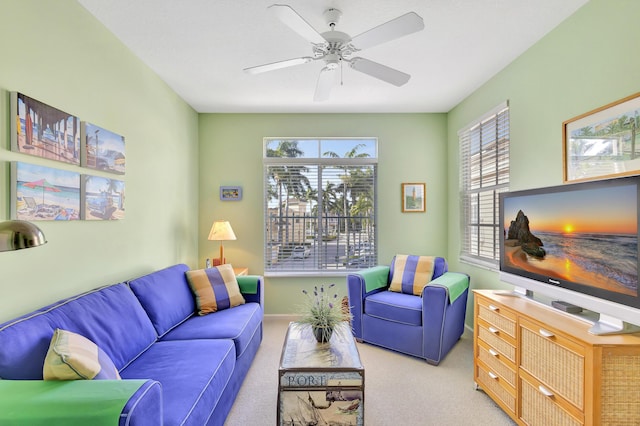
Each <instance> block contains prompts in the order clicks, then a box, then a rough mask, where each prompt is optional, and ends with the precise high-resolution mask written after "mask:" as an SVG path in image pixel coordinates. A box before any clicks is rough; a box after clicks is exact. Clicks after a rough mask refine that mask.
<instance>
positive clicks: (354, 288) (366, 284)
mask: <svg viewBox="0 0 640 426" xmlns="http://www.w3.org/2000/svg"><path fill="white" fill-rule="evenodd" d="M390 270H391V268H390V267H389V266H374V267H373V268H367V269H363V270H361V271H358V272H354V273H351V274H348V275H347V294H348V295H349V309H350V310H351V318H352V319H351V325H352V328H353V335H354V336H355V337H356V338H357V339H362V315H363V313H364V299H365V298H366V297H367V296H368V295H370V294H372V293H377V292H379V291H382V290H385V289H386V288H387V287H388V286H389V271H390Z"/></svg>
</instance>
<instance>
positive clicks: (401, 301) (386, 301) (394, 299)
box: [364, 291, 422, 326]
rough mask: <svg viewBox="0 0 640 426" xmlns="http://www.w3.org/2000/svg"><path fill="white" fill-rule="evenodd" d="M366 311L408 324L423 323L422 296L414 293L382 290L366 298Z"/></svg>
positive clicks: (378, 316) (382, 317)
mask: <svg viewBox="0 0 640 426" xmlns="http://www.w3.org/2000/svg"><path fill="white" fill-rule="evenodd" d="M364 313H365V315H370V316H372V317H376V318H381V319H384V320H387V321H392V322H397V323H401V324H408V325H417V326H421V325H422V298H421V297H416V296H414V295H412V294H404V293H396V292H393V291H381V292H378V293H375V294H372V295H370V296H368V297H367V298H366V299H365V300H364Z"/></svg>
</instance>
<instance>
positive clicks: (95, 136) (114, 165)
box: [80, 121, 126, 175]
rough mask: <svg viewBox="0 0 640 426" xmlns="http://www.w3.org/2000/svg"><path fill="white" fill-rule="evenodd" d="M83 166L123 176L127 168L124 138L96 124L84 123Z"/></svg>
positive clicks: (81, 131) (82, 126) (82, 137)
mask: <svg viewBox="0 0 640 426" xmlns="http://www.w3.org/2000/svg"><path fill="white" fill-rule="evenodd" d="M80 135H81V139H82V165H83V166H85V167H87V168H90V169H95V170H102V171H105V172H110V173H117V174H120V175H123V174H124V172H125V166H126V161H125V160H126V157H125V155H124V136H121V135H118V134H116V133H113V132H111V131H109V130H107V129H103V128H102V127H98V126H96V125H95V124H91V123H88V122H86V121H83V122H82V125H81V128H80Z"/></svg>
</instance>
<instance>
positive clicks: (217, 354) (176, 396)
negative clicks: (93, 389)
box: [120, 339, 236, 425]
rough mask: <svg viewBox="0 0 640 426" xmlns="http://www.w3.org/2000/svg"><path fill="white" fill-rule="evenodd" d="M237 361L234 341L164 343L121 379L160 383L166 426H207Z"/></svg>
mask: <svg viewBox="0 0 640 426" xmlns="http://www.w3.org/2000/svg"><path fill="white" fill-rule="evenodd" d="M235 358H236V354H235V349H234V345H233V342H232V341H231V340H204V339H200V340H189V341H184V340H181V341H161V342H157V343H156V344H154V345H153V346H152V347H151V348H149V350H147V351H146V352H145V353H144V354H142V355H141V356H140V357H139V358H138V359H136V360H135V361H134V362H132V363H131V364H130V365H129V366H128V367H127V368H125V369H124V370H122V371H121V372H120V375H121V376H122V378H123V379H152V380H157V381H158V382H160V385H161V386H162V405H163V408H162V411H163V413H164V424H165V425H182V424H184V422H185V420H188V422H187V424H190V425H204V424H207V422H208V421H209V417H210V416H211V413H212V412H213V410H214V409H215V408H216V404H217V403H218V401H219V400H220V397H221V395H222V393H223V392H224V390H225V388H226V386H227V384H228V382H229V381H230V380H231V376H232V375H233V370H234V366H235Z"/></svg>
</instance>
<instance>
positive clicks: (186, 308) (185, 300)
mask: <svg viewBox="0 0 640 426" xmlns="http://www.w3.org/2000/svg"><path fill="white" fill-rule="evenodd" d="M188 270H189V267H188V266H187V265H184V264H180V265H174V266H170V267H168V268H165V269H162V270H160V271H155V272H152V273H151V274H148V275H145V276H142V277H140V278H136V279H135V280H131V281H129V287H131V290H132V291H133V293H134V294H135V295H136V297H137V298H138V299H139V300H140V303H141V304H142V307H143V308H144V310H145V311H146V312H147V314H148V315H149V318H150V319H151V322H152V323H153V327H154V328H155V329H156V332H157V333H158V336H160V337H162V336H163V335H164V334H165V333H167V332H168V331H170V330H171V329H172V328H174V327H175V326H177V325H179V324H180V323H182V322H183V321H185V320H186V319H187V318H189V317H190V316H192V315H193V314H194V312H195V301H194V300H193V294H192V293H191V289H190V288H189V283H188V282H187V278H186V277H185V272H187V271H188Z"/></svg>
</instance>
